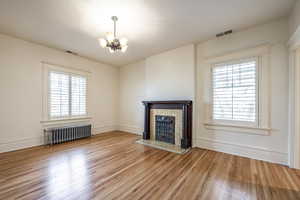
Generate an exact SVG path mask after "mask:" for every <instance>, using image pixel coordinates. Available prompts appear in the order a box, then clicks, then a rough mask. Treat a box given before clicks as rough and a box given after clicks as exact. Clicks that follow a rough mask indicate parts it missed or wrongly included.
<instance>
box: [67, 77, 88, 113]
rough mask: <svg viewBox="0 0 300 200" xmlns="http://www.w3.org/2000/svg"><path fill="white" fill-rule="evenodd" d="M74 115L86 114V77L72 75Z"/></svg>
mask: <svg viewBox="0 0 300 200" xmlns="http://www.w3.org/2000/svg"><path fill="white" fill-rule="evenodd" d="M71 80H72V81H71V82H72V92H71V94H72V101H71V104H72V115H73V116H78V115H85V114H86V78H85V77H80V76H72V79H71Z"/></svg>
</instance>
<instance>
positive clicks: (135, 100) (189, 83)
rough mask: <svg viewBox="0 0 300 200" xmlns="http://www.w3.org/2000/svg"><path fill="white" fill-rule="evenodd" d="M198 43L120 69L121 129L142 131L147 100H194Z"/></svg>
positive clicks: (134, 131)
mask: <svg viewBox="0 0 300 200" xmlns="http://www.w3.org/2000/svg"><path fill="white" fill-rule="evenodd" d="M194 52H195V51H194V45H187V46H184V47H181V48H177V49H173V50H171V51H167V52H164V53H161V54H157V55H154V56H151V57H149V58H146V59H145V60H143V61H140V62H137V63H134V64H130V65H126V66H123V67H121V69H120V122H119V123H120V130H123V131H128V132H133V133H137V134H142V132H143V124H144V115H143V114H144V106H143V105H142V104H141V102H142V101H145V100H194V98H195V79H194V76H195V53H194Z"/></svg>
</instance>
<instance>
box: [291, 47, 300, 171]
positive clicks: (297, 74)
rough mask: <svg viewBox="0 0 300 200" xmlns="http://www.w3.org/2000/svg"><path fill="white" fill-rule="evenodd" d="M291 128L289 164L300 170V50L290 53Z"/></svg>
mask: <svg viewBox="0 0 300 200" xmlns="http://www.w3.org/2000/svg"><path fill="white" fill-rule="evenodd" d="M290 55H291V58H290V71H292V73H293V74H291V77H290V78H291V79H290V89H291V94H290V102H291V103H292V105H291V107H290V113H289V114H290V118H289V121H290V127H289V153H290V156H289V163H290V167H292V168H297V169H300V125H299V121H300V48H298V49H295V50H292V51H290Z"/></svg>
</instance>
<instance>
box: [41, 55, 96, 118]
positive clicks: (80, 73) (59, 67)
mask: <svg viewBox="0 0 300 200" xmlns="http://www.w3.org/2000/svg"><path fill="white" fill-rule="evenodd" d="M41 63H42V68H43V70H42V80H43V97H42V101H43V108H42V120H41V121H51V120H67V119H70V120H72V119H74V118H85V117H88V116H89V97H90V83H89V82H90V79H91V77H90V76H91V73H90V72H88V71H83V70H80V69H76V68H72V67H65V66H62V65H53V64H49V63H47V62H44V61H42V62H41ZM50 71H57V72H61V73H66V74H68V75H76V76H84V77H85V78H86V114H85V115H82V116H76V117H75V116H70V117H68V118H53V119H50V116H49V102H48V100H49V96H48V95H49V72H50ZM70 112H71V111H70Z"/></svg>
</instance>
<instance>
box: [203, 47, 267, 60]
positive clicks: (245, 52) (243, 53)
mask: <svg viewBox="0 0 300 200" xmlns="http://www.w3.org/2000/svg"><path fill="white" fill-rule="evenodd" d="M270 50H271V45H270V44H262V45H259V46H256V47H252V48H247V49H242V50H238V51H234V52H230V53H226V54H223V55H216V56H209V57H206V58H205V62H207V63H210V64H213V63H220V62H227V61H231V60H240V59H243V58H249V57H259V56H262V55H267V54H270Z"/></svg>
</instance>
